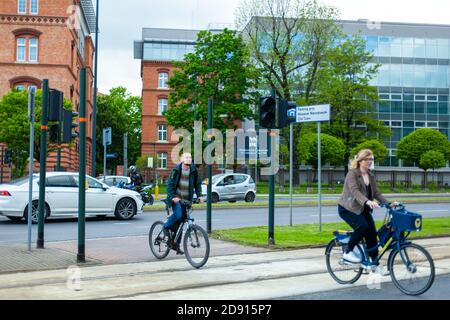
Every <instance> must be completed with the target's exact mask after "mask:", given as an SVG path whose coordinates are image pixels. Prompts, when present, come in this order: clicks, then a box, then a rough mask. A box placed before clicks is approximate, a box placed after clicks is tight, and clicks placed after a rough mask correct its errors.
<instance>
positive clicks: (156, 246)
mask: <svg viewBox="0 0 450 320" xmlns="http://www.w3.org/2000/svg"><path fill="white" fill-rule="evenodd" d="M163 201H164V202H165V200H163ZM180 203H181V206H182V207H184V210H183V211H184V212H185V213H184V214H183V219H182V220H181V222H179V223H177V224H176V225H175V226H174V228H173V230H165V229H164V222H162V221H156V222H155V223H153V225H152V226H151V227H150V231H149V235H148V242H149V245H150V250H151V251H152V253H153V255H154V256H155V257H156V258H157V259H164V258H165V257H167V255H168V254H169V252H170V250H171V249H172V250H176V249H177V245H176V244H177V243H178V241H179V239H180V237H183V235H184V238H183V249H184V254H185V255H186V259H187V260H188V261H189V263H190V264H191V265H192V266H193V267H194V268H197V269H198V268H201V267H202V266H204V265H205V263H206V262H207V261H208V258H209V250H210V248H209V238H208V234H207V233H206V231H205V230H204V229H203V228H202V227H200V226H199V225H196V224H195V222H194V219H193V218H191V217H190V215H191V213H192V211H193V208H192V204H193V203H198V200H197V199H195V200H194V201H193V202H190V201H187V200H180ZM169 215H170V211H169V208H167V217H169ZM185 227H186V228H185ZM185 229H186V230H185ZM184 230H185V231H184ZM164 231H166V232H164ZM183 231H184V232H183Z"/></svg>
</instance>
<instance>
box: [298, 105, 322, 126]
mask: <svg viewBox="0 0 450 320" xmlns="http://www.w3.org/2000/svg"><path fill="white" fill-rule="evenodd" d="M329 120H330V105H329V104H320V105H315V106H305V107H297V120H296V122H317V121H329Z"/></svg>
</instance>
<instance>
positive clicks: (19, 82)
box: [9, 76, 42, 91]
mask: <svg viewBox="0 0 450 320" xmlns="http://www.w3.org/2000/svg"><path fill="white" fill-rule="evenodd" d="M9 85H10V87H11V89H17V90H20V91H23V90H29V89H30V88H35V89H36V90H37V89H41V86H42V82H41V80H39V79H36V78H33V77H28V76H19V77H15V78H12V79H10V80H9Z"/></svg>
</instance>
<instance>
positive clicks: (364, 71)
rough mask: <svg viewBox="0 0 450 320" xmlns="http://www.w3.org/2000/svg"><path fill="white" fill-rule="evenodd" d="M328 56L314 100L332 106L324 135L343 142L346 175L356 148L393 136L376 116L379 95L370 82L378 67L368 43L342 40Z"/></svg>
mask: <svg viewBox="0 0 450 320" xmlns="http://www.w3.org/2000/svg"><path fill="white" fill-rule="evenodd" d="M326 55H327V58H326V59H325V60H324V61H323V63H322V64H321V66H320V69H319V72H318V78H319V80H318V82H317V90H316V95H315V97H314V100H315V101H316V102H322V103H329V104H330V105H331V121H330V124H329V125H328V124H325V125H324V131H325V132H327V133H328V134H330V135H333V136H335V137H338V138H340V139H342V140H343V141H344V144H345V155H344V158H343V163H342V165H343V166H344V168H345V173H347V171H348V167H347V161H348V160H349V158H350V153H351V150H352V149H353V148H354V147H356V146H357V145H358V144H359V143H362V142H363V141H364V140H366V139H367V138H371V137H374V138H381V137H384V136H388V135H390V129H389V128H388V127H386V126H385V125H384V124H383V122H381V121H378V120H376V119H375V117H374V114H373V111H374V104H375V102H376V101H378V94H377V90H376V88H375V87H373V86H370V84H369V82H370V80H371V79H373V77H375V75H376V74H377V70H378V67H379V65H372V66H371V65H370V64H369V63H370V62H371V59H372V54H371V53H368V52H367V51H366V46H365V41H364V39H362V38H361V37H359V36H351V37H348V38H346V39H342V41H341V43H339V44H337V45H336V46H335V47H333V48H330V49H328V51H327V53H326Z"/></svg>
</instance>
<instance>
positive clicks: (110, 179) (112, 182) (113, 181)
mask: <svg viewBox="0 0 450 320" xmlns="http://www.w3.org/2000/svg"><path fill="white" fill-rule="evenodd" d="M97 180H100V181H101V182H103V183H106V184H107V185H108V186H110V187H115V186H117V184H118V183H119V182H124V183H125V184H131V178H130V177H127V176H106V177H105V178H103V176H98V177H97Z"/></svg>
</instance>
